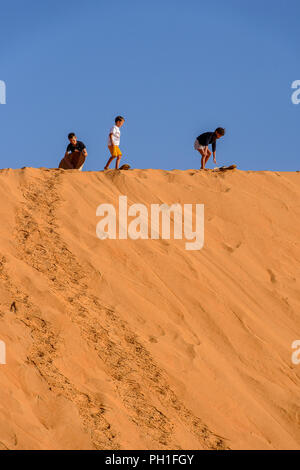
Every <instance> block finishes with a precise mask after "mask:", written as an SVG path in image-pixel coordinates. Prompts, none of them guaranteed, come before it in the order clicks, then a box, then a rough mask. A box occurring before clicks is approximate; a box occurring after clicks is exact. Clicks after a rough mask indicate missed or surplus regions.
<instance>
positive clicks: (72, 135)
mask: <svg viewBox="0 0 300 470" xmlns="http://www.w3.org/2000/svg"><path fill="white" fill-rule="evenodd" d="M72 137H76V135H75V134H74V132H70V134H69V135H68V139H69V140H70V139H72Z"/></svg>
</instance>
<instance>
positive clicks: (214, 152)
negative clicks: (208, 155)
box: [212, 142, 217, 163]
mask: <svg viewBox="0 0 300 470" xmlns="http://www.w3.org/2000/svg"><path fill="white" fill-rule="evenodd" d="M216 147H217V146H216V142H213V144H212V151H213V157H214V163H217V160H216Z"/></svg>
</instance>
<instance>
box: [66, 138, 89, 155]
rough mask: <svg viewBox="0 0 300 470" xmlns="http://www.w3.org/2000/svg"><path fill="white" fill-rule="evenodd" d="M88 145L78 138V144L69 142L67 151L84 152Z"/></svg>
mask: <svg viewBox="0 0 300 470" xmlns="http://www.w3.org/2000/svg"><path fill="white" fill-rule="evenodd" d="M85 148H86V147H85V145H84V143H83V142H81V141H80V140H77V142H76V145H73V144H71V143H69V145H68V147H67V150H66V151H67V152H71V153H73V152H75V150H78V151H79V152H82V150H84V149H85Z"/></svg>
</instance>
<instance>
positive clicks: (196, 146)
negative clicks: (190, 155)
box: [194, 139, 208, 150]
mask: <svg viewBox="0 0 300 470" xmlns="http://www.w3.org/2000/svg"><path fill="white" fill-rule="evenodd" d="M207 148H208V146H207V145H201V144H199V142H198V139H196V140H195V142H194V149H195V150H205V149H207Z"/></svg>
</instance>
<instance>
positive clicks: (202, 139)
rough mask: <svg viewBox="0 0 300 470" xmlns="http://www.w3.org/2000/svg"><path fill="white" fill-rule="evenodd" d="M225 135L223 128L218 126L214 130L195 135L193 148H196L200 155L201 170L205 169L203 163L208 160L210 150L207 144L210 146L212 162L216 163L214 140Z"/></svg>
mask: <svg viewBox="0 0 300 470" xmlns="http://www.w3.org/2000/svg"><path fill="white" fill-rule="evenodd" d="M223 135H225V129H223V127H218V128H217V129H216V130H215V131H214V132H205V133H204V134H201V135H199V136H198V137H197V139H196V140H195V143H194V149H195V150H198V152H199V153H200V155H201V157H202V158H201V170H205V165H206V163H207V162H208V160H209V158H210V156H211V151H210V150H209V148H208V146H209V145H211V146H212V151H213V156H214V163H215V164H216V163H217V161H216V141H217V139H220V138H221V137H223Z"/></svg>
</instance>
